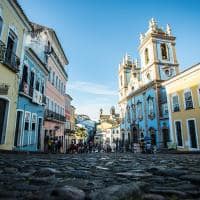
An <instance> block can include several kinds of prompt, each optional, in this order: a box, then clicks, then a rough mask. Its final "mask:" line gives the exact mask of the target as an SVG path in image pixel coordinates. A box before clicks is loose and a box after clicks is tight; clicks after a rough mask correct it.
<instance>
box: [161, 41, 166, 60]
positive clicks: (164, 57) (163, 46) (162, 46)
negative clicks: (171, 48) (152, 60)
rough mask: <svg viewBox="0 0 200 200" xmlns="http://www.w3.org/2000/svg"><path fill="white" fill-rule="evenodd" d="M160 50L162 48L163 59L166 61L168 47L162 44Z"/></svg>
mask: <svg viewBox="0 0 200 200" xmlns="http://www.w3.org/2000/svg"><path fill="white" fill-rule="evenodd" d="M160 48H161V55H162V59H163V60H166V59H167V46H166V44H165V43H162V44H161V45H160Z"/></svg>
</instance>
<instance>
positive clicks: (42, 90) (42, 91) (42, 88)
mask: <svg viewBox="0 0 200 200" xmlns="http://www.w3.org/2000/svg"><path fill="white" fill-rule="evenodd" d="M41 93H42V94H44V82H43V81H42V87H41Z"/></svg>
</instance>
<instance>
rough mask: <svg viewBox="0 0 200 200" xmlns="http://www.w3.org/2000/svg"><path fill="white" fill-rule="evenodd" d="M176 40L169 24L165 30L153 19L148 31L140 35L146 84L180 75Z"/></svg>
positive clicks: (140, 49) (142, 65)
mask: <svg viewBox="0 0 200 200" xmlns="http://www.w3.org/2000/svg"><path fill="white" fill-rule="evenodd" d="M175 40H176V38H175V37H174V36H173V35H172V31H171V28H170V26H169V25H168V24H167V26H166V30H163V28H160V27H158V25H157V22H156V21H155V19H153V18H152V19H151V20H150V21H149V29H148V31H147V32H146V33H145V34H140V45H139V54H140V59H141V73H142V80H143V81H144V83H148V82H151V81H153V80H167V79H169V78H171V77H173V76H175V75H177V74H178V73H179V64H178V61H177V58H176V49H175V44H176V43H175Z"/></svg>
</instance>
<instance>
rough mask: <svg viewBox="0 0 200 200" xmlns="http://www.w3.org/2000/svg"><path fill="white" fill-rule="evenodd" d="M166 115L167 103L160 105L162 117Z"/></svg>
mask: <svg viewBox="0 0 200 200" xmlns="http://www.w3.org/2000/svg"><path fill="white" fill-rule="evenodd" d="M166 115H168V106H167V103H164V104H162V116H163V117H164V116H166Z"/></svg>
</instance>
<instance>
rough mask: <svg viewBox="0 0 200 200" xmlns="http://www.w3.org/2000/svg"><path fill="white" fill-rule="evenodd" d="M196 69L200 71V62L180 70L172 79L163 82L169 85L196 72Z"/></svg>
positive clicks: (164, 84)
mask: <svg viewBox="0 0 200 200" xmlns="http://www.w3.org/2000/svg"><path fill="white" fill-rule="evenodd" d="M196 71H200V63H197V64H195V65H192V66H191V67H189V68H187V69H185V70H184V71H182V72H180V73H179V74H178V75H176V76H175V77H172V78H171V79H169V80H167V81H165V82H164V83H162V85H163V86H167V85H169V84H171V83H173V82H174V81H177V80H180V79H182V78H184V77H185V76H188V75H190V74H193V73H195V72H196Z"/></svg>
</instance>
